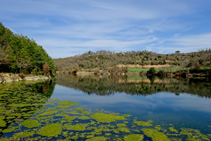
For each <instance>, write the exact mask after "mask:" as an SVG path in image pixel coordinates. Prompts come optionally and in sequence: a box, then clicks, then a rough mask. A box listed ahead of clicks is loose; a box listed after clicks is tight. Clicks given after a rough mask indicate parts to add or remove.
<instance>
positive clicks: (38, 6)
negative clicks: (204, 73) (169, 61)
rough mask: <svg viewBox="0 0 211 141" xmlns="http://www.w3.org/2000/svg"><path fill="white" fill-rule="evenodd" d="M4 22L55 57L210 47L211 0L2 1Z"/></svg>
mask: <svg viewBox="0 0 211 141" xmlns="http://www.w3.org/2000/svg"><path fill="white" fill-rule="evenodd" d="M0 3H1V8H0V22H2V23H3V25H5V26H6V27H8V28H10V29H11V30H12V31H13V32H14V33H18V34H23V35H25V36H28V37H29V38H33V39H34V40H35V41H36V42H37V43H38V44H39V45H42V46H43V48H44V49H45V50H46V51H47V53H48V54H49V55H50V56H51V57H52V58H64V57H68V56H74V55H78V54H82V53H84V52H87V51H89V50H91V51H97V50H110V51H115V52H126V51H132V50H134V51H137V50H140V51H142V50H148V51H153V52H157V53H173V52H175V51H176V50H180V51H181V52H191V51H198V50H201V49H206V48H207V49H208V48H211V0H1V2H0Z"/></svg>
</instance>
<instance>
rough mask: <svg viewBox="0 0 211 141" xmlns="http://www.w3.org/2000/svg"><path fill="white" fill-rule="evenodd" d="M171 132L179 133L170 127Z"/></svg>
mask: <svg viewBox="0 0 211 141" xmlns="http://www.w3.org/2000/svg"><path fill="white" fill-rule="evenodd" d="M169 130H170V131H171V132H175V133H178V131H177V130H176V129H174V128H173V127H169Z"/></svg>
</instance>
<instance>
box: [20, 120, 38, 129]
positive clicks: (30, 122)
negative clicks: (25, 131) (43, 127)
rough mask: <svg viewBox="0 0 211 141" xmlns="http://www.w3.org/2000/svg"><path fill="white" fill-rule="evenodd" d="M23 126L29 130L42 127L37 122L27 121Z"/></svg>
mask: <svg viewBox="0 0 211 141" xmlns="http://www.w3.org/2000/svg"><path fill="white" fill-rule="evenodd" d="M21 125H23V126H25V127H27V128H33V127H38V126H40V123H39V122H38V121H37V120H26V121H24V122H23V123H21Z"/></svg>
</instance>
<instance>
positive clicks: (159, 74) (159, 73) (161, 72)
mask: <svg viewBox="0 0 211 141" xmlns="http://www.w3.org/2000/svg"><path fill="white" fill-rule="evenodd" d="M165 74H166V73H165V72H164V71H163V70H160V71H159V72H158V74H157V76H160V77H164V76H165Z"/></svg>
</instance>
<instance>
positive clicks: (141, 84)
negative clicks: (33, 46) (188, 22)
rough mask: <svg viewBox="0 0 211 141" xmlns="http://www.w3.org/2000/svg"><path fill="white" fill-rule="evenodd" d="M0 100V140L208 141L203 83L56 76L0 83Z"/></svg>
mask: <svg viewBox="0 0 211 141" xmlns="http://www.w3.org/2000/svg"><path fill="white" fill-rule="evenodd" d="M0 97H1V98H0V113H1V115H0V131H1V139H2V140H6V139H8V140H9V139H11V140H134V141H135V140H137V141H139V140H148V141H152V140H153V141H165V140H166V141H168V140H175V141H176V140H182V141H185V140H200V141H201V140H202V141H203V140H210V139H211V108H210V107H211V99H210V98H211V83H210V81H209V80H207V79H204V80H199V79H187V80H179V79H158V78H154V79H151V80H150V79H147V78H141V77H127V78H119V77H118V78H117V77H115V78H107V77H93V76H92V77H90V76H83V77H82V76H80V77H79V76H74V75H60V76H58V77H57V79H56V80H51V81H47V82H39V83H35V82H18V83H8V84H1V85H0ZM1 139H0V140H1Z"/></svg>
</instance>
